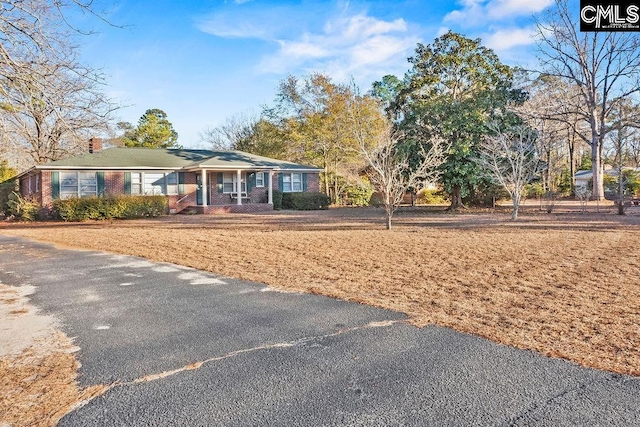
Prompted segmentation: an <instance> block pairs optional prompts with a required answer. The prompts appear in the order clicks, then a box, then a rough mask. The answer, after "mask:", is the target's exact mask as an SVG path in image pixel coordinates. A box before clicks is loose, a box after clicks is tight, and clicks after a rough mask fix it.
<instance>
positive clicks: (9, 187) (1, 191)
mask: <svg viewBox="0 0 640 427" xmlns="http://www.w3.org/2000/svg"><path fill="white" fill-rule="evenodd" d="M17 184H18V183H17V181H16V180H11V181H5V182H3V183H0V214H4V215H7V214H8V213H9V196H11V193H13V192H14V191H17V190H18V188H17Z"/></svg>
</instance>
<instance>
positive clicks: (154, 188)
mask: <svg viewBox="0 0 640 427" xmlns="http://www.w3.org/2000/svg"><path fill="white" fill-rule="evenodd" d="M144 194H149V195H154V194H166V190H165V183H164V173H147V172H145V173H144Z"/></svg>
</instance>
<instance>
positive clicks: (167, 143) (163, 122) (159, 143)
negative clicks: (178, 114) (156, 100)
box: [118, 108, 179, 148]
mask: <svg viewBox="0 0 640 427" xmlns="http://www.w3.org/2000/svg"><path fill="white" fill-rule="evenodd" d="M118 127H119V128H120V129H122V130H123V131H124V135H123V137H122V140H123V142H124V145H125V146H126V147H144V148H179V145H178V133H177V132H176V131H175V130H174V129H173V125H172V124H171V122H170V121H169V120H167V113H165V112H164V111H162V110H160V109H157V108H153V109H150V110H147V111H146V112H145V113H144V115H143V116H142V117H140V120H138V126H136V127H135V128H134V127H133V126H131V125H130V124H128V123H124V122H121V123H119V124H118Z"/></svg>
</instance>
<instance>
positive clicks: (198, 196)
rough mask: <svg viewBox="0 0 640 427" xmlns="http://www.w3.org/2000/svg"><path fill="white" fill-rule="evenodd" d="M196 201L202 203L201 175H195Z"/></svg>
mask: <svg viewBox="0 0 640 427" xmlns="http://www.w3.org/2000/svg"><path fill="white" fill-rule="evenodd" d="M196 203H197V204H199V205H202V204H203V203H202V175H200V174H197V175H196Z"/></svg>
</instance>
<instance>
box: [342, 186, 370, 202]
mask: <svg viewBox="0 0 640 427" xmlns="http://www.w3.org/2000/svg"><path fill="white" fill-rule="evenodd" d="M372 194H373V189H372V188H371V187H368V186H364V185H349V186H348V187H346V188H345V189H344V199H343V202H344V204H345V205H349V206H369V201H370V200H371V195H372Z"/></svg>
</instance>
